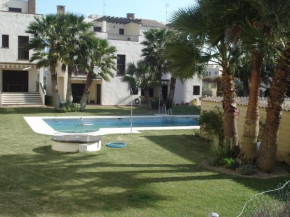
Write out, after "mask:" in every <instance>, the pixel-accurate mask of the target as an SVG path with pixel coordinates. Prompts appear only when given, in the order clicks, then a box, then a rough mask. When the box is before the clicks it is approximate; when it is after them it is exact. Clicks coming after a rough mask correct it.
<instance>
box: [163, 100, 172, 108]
mask: <svg viewBox="0 0 290 217" xmlns="http://www.w3.org/2000/svg"><path fill="white" fill-rule="evenodd" d="M165 105H166V109H170V108H171V109H172V100H171V99H169V98H167V99H166V100H165Z"/></svg>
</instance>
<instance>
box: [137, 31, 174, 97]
mask: <svg viewBox="0 0 290 217" xmlns="http://www.w3.org/2000/svg"><path fill="white" fill-rule="evenodd" d="M144 36H145V40H144V41H142V42H141V44H142V45H144V46H145V47H144V48H143V49H142V56H143V57H144V58H145V61H146V62H147V64H149V65H150V67H151V68H155V69H156V70H157V71H156V72H157V73H158V74H156V79H157V81H159V84H158V85H159V90H160V91H159V97H160V98H161V99H162V94H161V77H162V75H163V74H164V73H166V72H169V67H168V66H169V64H170V61H169V60H168V59H167V58H166V53H165V50H166V49H165V48H166V44H167V43H168V41H169V40H170V39H171V37H172V36H173V32H172V31H170V30H167V29H165V28H163V29H149V30H148V31H146V32H144ZM175 81H176V79H175V78H174V76H172V77H171V86H170V96H169V97H170V98H171V99H172V101H173V98H174V90H175Z"/></svg>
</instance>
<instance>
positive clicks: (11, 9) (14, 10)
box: [9, 8, 22, 12]
mask: <svg viewBox="0 0 290 217" xmlns="http://www.w3.org/2000/svg"><path fill="white" fill-rule="evenodd" d="M9 11H11V12H22V9H21V8H9Z"/></svg>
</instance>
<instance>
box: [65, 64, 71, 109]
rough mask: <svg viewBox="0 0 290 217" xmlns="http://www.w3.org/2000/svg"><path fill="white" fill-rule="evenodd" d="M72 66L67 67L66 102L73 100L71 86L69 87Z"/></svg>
mask: <svg viewBox="0 0 290 217" xmlns="http://www.w3.org/2000/svg"><path fill="white" fill-rule="evenodd" d="M72 70H73V69H72V67H70V66H69V67H68V74H67V91H66V102H67V103H69V104H71V103H72V101H73V96H72V87H71V76H72V73H73V72H72Z"/></svg>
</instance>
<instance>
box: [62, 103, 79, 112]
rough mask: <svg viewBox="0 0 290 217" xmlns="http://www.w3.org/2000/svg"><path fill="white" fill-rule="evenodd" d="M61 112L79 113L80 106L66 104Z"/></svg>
mask: <svg viewBox="0 0 290 217" xmlns="http://www.w3.org/2000/svg"><path fill="white" fill-rule="evenodd" d="M61 110H62V111H63V112H79V111H80V104H77V103H73V104H67V105H65V106H63V107H62V109H61Z"/></svg>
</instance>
